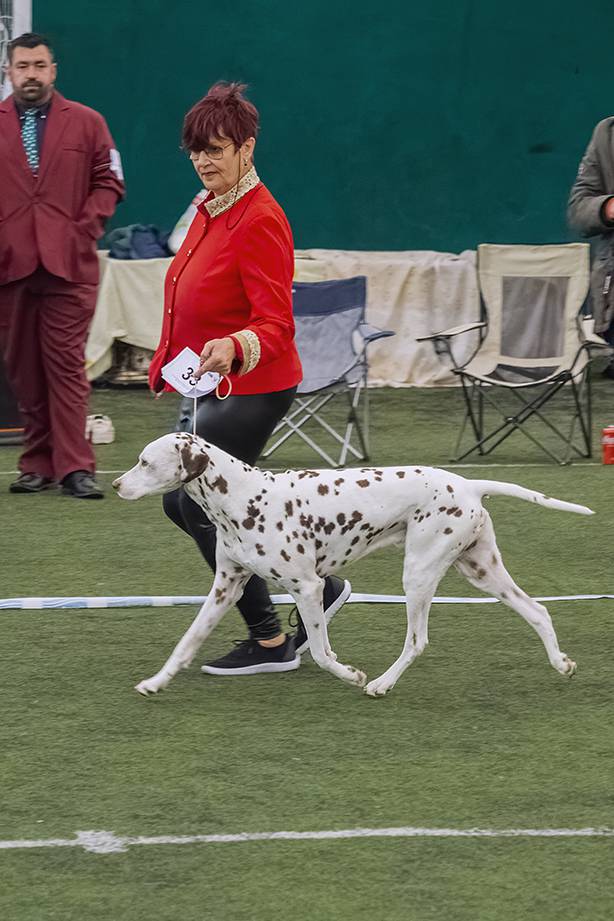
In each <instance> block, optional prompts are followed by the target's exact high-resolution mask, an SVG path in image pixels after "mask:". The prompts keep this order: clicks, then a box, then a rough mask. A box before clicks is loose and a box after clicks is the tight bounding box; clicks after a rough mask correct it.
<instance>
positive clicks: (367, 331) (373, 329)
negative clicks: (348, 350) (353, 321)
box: [358, 323, 396, 342]
mask: <svg viewBox="0 0 614 921" xmlns="http://www.w3.org/2000/svg"><path fill="white" fill-rule="evenodd" d="M358 332H359V333H360V335H361V336H362V339H363V342H375V340H376V339H385V338H386V337H387V336H396V333H395V332H394V330H392V329H379V327H377V326H371V324H370V323H360V324H359V326H358Z"/></svg>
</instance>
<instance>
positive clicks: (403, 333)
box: [86, 249, 480, 387]
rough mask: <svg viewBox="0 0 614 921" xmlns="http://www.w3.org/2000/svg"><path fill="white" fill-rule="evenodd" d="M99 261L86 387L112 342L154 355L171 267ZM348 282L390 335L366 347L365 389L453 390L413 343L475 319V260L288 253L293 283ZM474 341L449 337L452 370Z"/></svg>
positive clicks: (445, 373)
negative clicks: (360, 289) (356, 279)
mask: <svg viewBox="0 0 614 921" xmlns="http://www.w3.org/2000/svg"><path fill="white" fill-rule="evenodd" d="M99 259H100V268H101V282H100V289H99V293H98V301H97V305H96V312H95V315H94V319H93V322H92V327H91V329H90V334H89V338H88V342H87V347H86V362H87V373H88V377H89V378H90V380H93V379H95V378H96V377H99V376H100V375H101V374H103V373H104V372H105V371H107V370H108V369H109V368H110V367H111V364H112V349H113V343H114V342H115V340H119V341H121V342H125V343H129V344H130V345H134V346H137V347H139V348H144V349H151V350H153V349H155V348H156V346H157V344H158V339H159V336H160V328H161V325H162V311H163V293H164V276H165V275H166V271H167V269H168V267H169V265H170V263H171V261H172V260H171V259H170V258H168V259H133V260H123V259H110V258H109V257H108V254H107V253H106V252H100V253H99ZM354 275H365V276H366V278H367V310H366V320H367V322H368V323H371V324H372V325H373V326H378V327H380V328H381V329H391V330H393V331H394V332H395V333H396V335H395V336H394V337H391V338H388V339H382V340H380V341H378V342H375V343H373V345H371V346H370V347H369V356H370V371H369V382H370V383H371V384H372V385H373V386H377V387H383V386H388V387H409V386H415V387H434V386H446V385H450V384H455V383H456V382H457V380H456V377H455V375H453V374H452V373H451V372H450V370H449V366H448V364H446V363H444V362H442V361H441V360H440V359H439V358H438V357H437V356H436V355H435V351H434V349H433V347H432V345H431V343H429V342H423V343H419V342H416V338H417V337H418V336H428V335H430V334H431V333H434V332H438V331H440V330H443V329H446V328H449V327H453V326H459V325H461V324H464V323H471V322H474V321H476V320H478V319H479V317H480V306H479V294H478V284H477V276H476V267H475V253H474V252H473V251H466V252H463V253H460V255H455V254H452V253H438V252H430V251H426V250H425V251H422V250H408V251H405V252H404V251H401V252H363V251H351V250H329V249H306V250H297V251H296V254H295V276H294V278H295V281H324V280H330V279H332V278H349V277H351V276H354ZM220 306H223V305H220ZM476 336H477V334H476V333H475V332H470V333H464V334H463V335H461V336H459V337H457V341H455V343H454V349H455V355H456V357H457V360H458V361H459V362H462V361H464V360H465V359H466V358H468V357H469V355H470V354H471V352H472V351H473V349H474V347H475V345H476V343H477V339H476Z"/></svg>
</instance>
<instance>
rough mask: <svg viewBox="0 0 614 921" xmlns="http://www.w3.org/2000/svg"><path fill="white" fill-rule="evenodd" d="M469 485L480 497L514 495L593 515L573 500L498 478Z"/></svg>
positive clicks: (527, 500) (561, 508) (473, 481)
mask: <svg viewBox="0 0 614 921" xmlns="http://www.w3.org/2000/svg"><path fill="white" fill-rule="evenodd" d="M469 482H470V483H471V485H472V486H473V487H474V488H475V489H476V491H477V493H478V495H479V496H480V498H482V496H489V495H490V496H515V497H516V498H517V499H524V500H525V502H535V503H537V505H545V506H546V508H556V509H558V510H559V511H561V512H575V513H576V515H594V514H595V513H594V512H593V510H592V509H590V508H587V507H586V506H585V505H576V504H575V503H574V502H563V500H562V499H552V498H551V497H550V496H545V495H544V494H543V493H541V492H535V491H534V490H532V489H525V488H524V486H517V485H516V484H515V483H500V482H499V481H498V480H469Z"/></svg>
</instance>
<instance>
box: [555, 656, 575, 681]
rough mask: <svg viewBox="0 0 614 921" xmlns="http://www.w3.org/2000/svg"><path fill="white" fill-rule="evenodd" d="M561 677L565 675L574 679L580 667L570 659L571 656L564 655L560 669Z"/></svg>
mask: <svg viewBox="0 0 614 921" xmlns="http://www.w3.org/2000/svg"><path fill="white" fill-rule="evenodd" d="M559 671H560V673H561V675H565V676H566V677H567V678H572V677H573V676H574V675H575V674H576V672H577V671H578V666H577V665H576V663H575V662H574V660H573V659H570V658H569V656H566V655H565V653H563V663H562V668H560V669H559Z"/></svg>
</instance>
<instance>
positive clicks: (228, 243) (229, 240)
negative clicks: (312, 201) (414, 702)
mask: <svg viewBox="0 0 614 921" xmlns="http://www.w3.org/2000/svg"><path fill="white" fill-rule="evenodd" d="M293 273H294V245H293V241H292V231H291V230H290V225H289V224H288V221H287V218H286V216H285V214H284V212H283V211H282V209H281V208H280V206H279V205H278V204H277V202H276V201H275V199H274V198H273V196H272V195H271V193H270V192H269V191H268V189H266V188H265V186H263V185H262V183H259V184H258V185H257V186H256V187H255V188H254V189H252V190H251V191H249V192H247V193H246V194H245V195H244V196H243V197H242V198H240V199H239V200H238V201H237V203H236V204H235V205H233V206H232V208H230V209H229V210H228V211H225V212H223V213H222V214H218V215H217V216H216V217H213V218H212V217H210V216H209V212H208V211H207V209H206V207H205V204H204V203H201V204H200V205H199V206H198V214H197V215H196V217H195V218H194V220H193V222H192V224H191V225H190V229H189V231H188V234H187V237H186V239H185V241H184V243H183V245H182V246H181V248H180V250H179V252H178V253H177V255H176V256H175V258H174V259H173V261H172V263H171V265H170V268H169V271H168V274H167V276H166V282H165V287H164V318H163V322H162V334H161V338H160V344H159V346H158V349H157V351H156V353H155V355H154V357H153V359H152V362H151V365H150V368H149V382H150V385H151V388H152V390H156V391H159V390H162V389H163V388H164V387H165V385H164V381H163V380H162V378H161V376H160V369H161V368H162V366H163V365H165V364H166V363H167V362H168V361H171V360H172V359H173V358H174V357H175V356H176V355H177V354H178V353H179V352H181V350H182V349H184V348H185V347H186V346H189V347H190V348H192V349H193V350H194V351H195V352H197V353H198V354H200V352H201V350H202V348H203V346H204V344H205V342H207V341H208V340H209V339H221V338H223V337H225V336H230V335H232V334H233V333H238V332H240V331H242V330H251V333H253V334H255V335H256V336H257V337H258V345H259V349H260V358H259V360H258V363H257V364H256V366H255V367H254V368H253V370H251V371H248V372H247V373H245V374H239V373H233V374H232V375H230V376H231V379H232V385H233V393H238V394H240V393H270V392H274V391H278V390H286V389H287V388H289V387H294V386H295V385H296V384H298V383H299V382H300V381H301V379H302V370H301V363H300V360H299V357H298V352H297V351H296V346H295V343H294V319H293V316H292V276H293ZM251 338H252V341H253V336H252V337H251ZM166 389H170V388H169V387H168V385H166Z"/></svg>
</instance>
